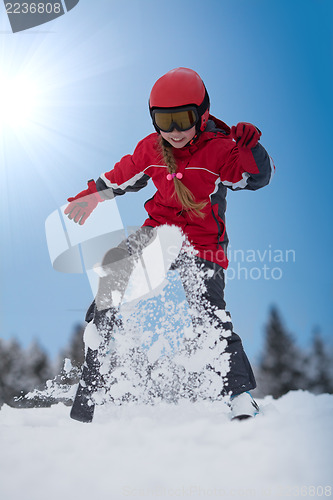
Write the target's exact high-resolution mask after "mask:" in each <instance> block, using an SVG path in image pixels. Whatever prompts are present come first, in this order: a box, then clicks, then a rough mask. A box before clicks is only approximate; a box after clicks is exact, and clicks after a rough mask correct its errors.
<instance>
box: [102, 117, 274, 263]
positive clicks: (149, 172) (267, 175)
mask: <svg viewBox="0 0 333 500" xmlns="http://www.w3.org/2000/svg"><path fill="white" fill-rule="evenodd" d="M158 138H159V136H158V134H157V133H153V134H151V135H149V136H147V137H145V138H144V139H143V140H142V141H140V142H139V143H138V145H137V147H136V148H135V151H134V153H133V154H132V155H126V156H124V157H123V158H122V159H121V160H120V161H119V162H118V163H116V165H115V166H114V168H113V169H112V170H110V171H109V172H106V173H104V174H102V175H101V177H100V178H99V179H98V180H97V182H96V186H97V189H98V191H99V192H100V194H101V196H102V197H104V198H112V197H114V196H117V195H122V194H124V193H126V192H128V191H138V190H139V189H142V188H143V187H145V186H146V185H147V183H148V181H149V179H152V181H153V183H154V185H155V186H156V188H157V191H156V193H155V195H154V196H153V197H152V198H151V199H150V200H148V201H147V202H146V203H145V209H146V210H147V212H148V215H149V217H148V218H147V220H146V221H145V222H144V224H143V225H144V226H153V227H156V226H159V225H162V224H170V225H176V226H179V227H180V228H181V229H182V230H183V232H184V233H185V234H186V235H187V237H188V240H189V241H190V243H191V244H192V245H193V246H194V248H195V249H196V250H197V252H198V256H199V257H201V258H203V259H205V260H208V261H211V262H215V263H217V264H219V265H220V266H222V267H223V268H225V269H226V268H227V266H228V260H227V257H226V248H227V243H228V238H227V234H226V230H225V209H226V200H225V198H226V191H227V188H230V189H232V190H238V189H250V190H256V189H258V188H261V187H263V186H265V185H267V184H268V183H269V182H270V179H271V176H272V171H274V165H273V163H272V161H271V159H270V157H269V155H268V154H267V152H266V150H265V149H264V148H263V147H262V146H261V145H260V144H258V145H257V146H255V147H254V148H253V149H246V148H237V146H236V143H235V142H234V141H233V140H232V139H231V138H230V129H229V127H228V126H227V125H226V124H225V123H223V122H222V121H220V120H218V119H216V118H214V117H212V116H210V120H209V122H208V125H207V128H206V129H205V131H204V132H203V133H202V134H200V136H199V137H198V139H197V141H196V142H195V143H194V144H192V145H189V146H186V147H184V148H181V149H176V148H173V154H174V157H175V159H176V162H177V165H178V170H177V172H180V173H182V174H183V177H182V179H181V182H183V183H184V184H185V186H187V187H188V188H189V189H190V190H191V192H192V194H193V196H194V198H195V201H197V202H202V201H204V202H206V206H205V208H204V209H203V212H204V215H205V216H204V218H199V217H198V216H196V215H193V214H192V213H191V212H189V211H186V210H184V209H183V208H182V206H181V204H180V203H179V201H178V199H177V197H176V196H175V191H174V183H173V181H170V180H168V179H167V174H168V169H167V167H166V166H165V164H164V162H163V159H162V155H161V151H160V148H159V146H158Z"/></svg>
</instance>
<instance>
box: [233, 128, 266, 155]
mask: <svg viewBox="0 0 333 500" xmlns="http://www.w3.org/2000/svg"><path fill="white" fill-rule="evenodd" d="M230 135H231V137H232V139H234V140H235V141H236V144H237V146H238V147H240V148H249V149H252V148H254V147H255V146H256V145H257V144H258V141H259V138H260V136H261V132H260V130H259V129H258V128H257V127H255V126H254V125H252V123H246V122H240V123H238V124H237V125H236V127H235V126H234V125H233V126H232V127H231V130H230Z"/></svg>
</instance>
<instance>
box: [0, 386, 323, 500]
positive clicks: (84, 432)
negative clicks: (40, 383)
mask: <svg viewBox="0 0 333 500" xmlns="http://www.w3.org/2000/svg"><path fill="white" fill-rule="evenodd" d="M258 402H259V405H260V407H261V414H260V415H259V416H257V417H256V418H254V419H251V420H246V421H242V422H232V421H230V420H229V417H228V413H227V407H226V405H225V404H224V403H223V402H213V403H208V402H206V403H205V402H202V401H201V402H197V403H190V402H189V401H181V402H180V403H179V404H167V403H160V404H156V405H154V406H150V405H144V404H134V403H127V404H124V405H122V406H115V405H112V404H108V405H103V406H98V407H97V408H96V413H95V417H94V421H93V423H92V424H81V423H79V422H76V421H73V420H71V419H70V418H69V410H70V409H69V407H67V406H64V405H63V404H57V405H55V406H52V407H51V408H32V409H14V408H10V407H9V406H6V405H5V406H3V407H2V409H1V411H0V442H1V448H0V450H1V451H0V471H1V472H0V498H1V499H3V500H19V499H20V500H22V499H24V500H45V498H47V499H48V500H55V499H57V500H59V499H62V500H67V499H73V498H78V499H80V500H88V499H89V500H90V499H91V498H92V497H93V498H94V499H96V500H113V499H115V500H118V499H122V498H130V499H160V498H188V499H192V498H199V499H211V498H224V499H244V498H246V499H251V498H254V499H259V498H260V499H271V498H294V497H304V496H305V497H311V496H312V497H315V498H317V497H329V496H331V495H332V490H331V486H332V458H333V456H332V437H333V432H332V431H333V419H332V415H333V395H327V394H323V395H317V396H316V395H313V394H310V393H308V392H303V391H296V392H290V393H288V394H286V395H285V396H283V397H281V398H280V399H278V400H273V399H272V398H270V397H266V398H265V399H262V400H259V401H258Z"/></svg>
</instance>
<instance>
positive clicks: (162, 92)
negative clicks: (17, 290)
mask: <svg viewBox="0 0 333 500" xmlns="http://www.w3.org/2000/svg"><path fill="white" fill-rule="evenodd" d="M181 106H195V107H196V108H197V110H198V114H199V116H200V118H201V119H200V120H199V123H198V125H197V127H198V131H199V130H201V131H203V130H204V129H205V127H206V123H207V120H208V116H209V96H208V93H207V90H206V87H205V85H204V83H203V81H202V80H201V78H200V76H199V75H198V73H196V72H195V71H193V70H192V69H188V68H176V69H172V70H171V71H168V73H166V74H165V75H163V76H162V77H161V78H159V79H158V80H157V82H156V83H155V84H154V86H153V88H152V90H151V93H150V97H149V110H150V114H152V111H153V109H155V108H175V107H181Z"/></svg>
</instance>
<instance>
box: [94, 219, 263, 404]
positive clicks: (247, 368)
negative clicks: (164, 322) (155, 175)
mask: <svg viewBox="0 0 333 500" xmlns="http://www.w3.org/2000/svg"><path fill="white" fill-rule="evenodd" d="M154 237H156V230H155V229H154V228H152V227H146V226H145V227H142V228H140V229H139V230H138V231H137V232H136V233H134V234H132V235H130V236H129V237H128V238H127V239H126V240H124V241H122V242H121V243H120V244H119V245H118V246H117V247H115V248H112V249H110V250H109V251H108V252H107V253H106V254H105V256H104V259H103V262H102V265H101V267H100V269H101V272H100V280H99V287H98V291H97V295H96V297H95V300H94V302H93V303H92V304H91V306H90V307H89V309H88V312H87V315H86V321H87V322H90V321H93V322H94V323H95V325H96V328H97V330H98V331H99V332H100V334H101V342H108V339H109V338H110V336H111V335H112V328H113V326H114V324H115V322H116V321H117V319H116V318H117V312H118V305H119V303H120V301H121V298H122V296H123V295H124V293H125V290H126V288H127V285H128V281H129V278H130V275H131V273H132V270H133V268H134V266H135V262H136V261H137V260H138V258H139V257H140V254H141V252H142V251H143V249H144V248H145V247H146V246H148V245H149V244H150V242H151V241H152V240H153V238H154ZM171 269H172V270H177V271H178V273H179V276H180V278H181V281H182V285H183V288H184V292H185V295H186V299H187V302H188V304H189V306H190V313H191V311H192V314H191V319H192V323H193V327H194V329H196V330H197V331H198V332H200V318H201V317H202V314H203V313H204V314H205V315H211V318H212V321H214V322H215V325H216V321H217V322H219V327H220V329H221V337H220V340H224V339H225V340H226V341H227V347H226V349H225V351H224V352H227V353H229V354H230V370H229V372H228V374H227V376H226V377H224V387H225V394H232V395H236V394H240V393H242V392H244V391H248V390H250V389H254V388H255V387H256V382H255V377H254V374H253V371H252V368H251V365H250V362H249V360H248V358H247V356H246V354H245V352H244V349H243V345H242V341H241V339H240V337H239V336H238V335H237V334H236V333H235V332H234V331H233V325H232V322H231V316H230V314H229V313H228V312H225V307H226V304H225V301H224V287H225V281H224V270H223V268H222V267H221V266H219V265H218V264H215V263H213V262H210V261H206V260H203V259H201V258H198V257H196V256H193V255H189V254H188V253H186V252H182V251H181V252H180V254H179V255H178V257H177V258H176V259H175V261H174V263H173V264H172V267H171ZM199 275H200V276H201V280H202V284H201V286H200V287H198V286H196V282H197V279H198V276H199ZM216 311H218V312H222V314H215V313H216ZM225 331H227V332H228V336H223V332H225ZM200 334H201V333H200ZM203 334H204V332H203Z"/></svg>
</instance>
